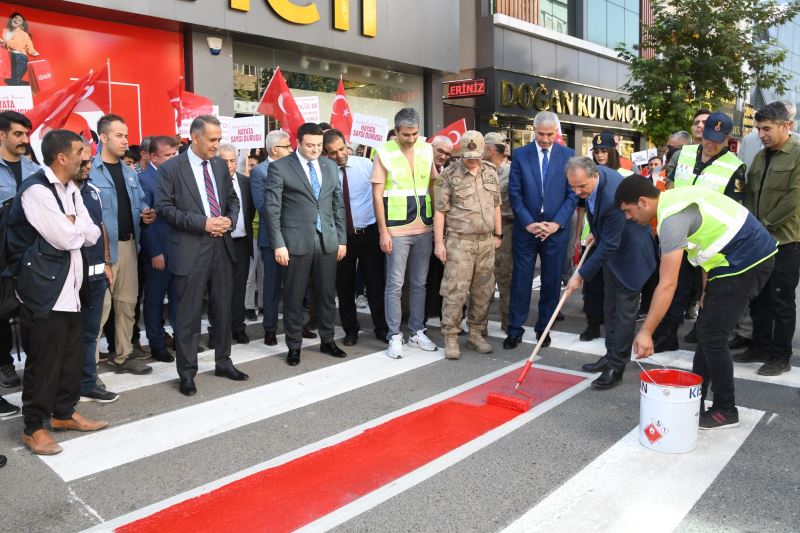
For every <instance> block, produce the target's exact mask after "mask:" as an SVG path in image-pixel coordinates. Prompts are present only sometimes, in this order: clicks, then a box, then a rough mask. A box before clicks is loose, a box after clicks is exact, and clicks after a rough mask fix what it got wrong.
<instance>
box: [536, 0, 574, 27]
mask: <svg viewBox="0 0 800 533" xmlns="http://www.w3.org/2000/svg"><path fill="white" fill-rule="evenodd" d="M539 25H540V26H544V27H545V28H547V29H548V30H553V31H557V32H559V33H569V5H568V2H566V0H564V1H561V0H541V1H540V3H539Z"/></svg>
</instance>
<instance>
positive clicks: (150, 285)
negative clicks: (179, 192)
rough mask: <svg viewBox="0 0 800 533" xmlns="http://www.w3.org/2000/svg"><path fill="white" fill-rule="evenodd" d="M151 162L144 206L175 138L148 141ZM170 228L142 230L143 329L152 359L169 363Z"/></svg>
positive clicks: (172, 302)
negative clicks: (165, 316)
mask: <svg viewBox="0 0 800 533" xmlns="http://www.w3.org/2000/svg"><path fill="white" fill-rule="evenodd" d="M149 151H150V161H149V162H148V164H147V166H146V167H145V168H144V170H142V172H141V173H140V174H139V184H140V185H141V186H142V191H144V201H145V204H146V205H155V197H156V189H157V185H158V178H157V176H158V174H157V173H158V167H160V166H161V165H162V164H164V163H166V162H167V161H169V160H170V159H172V158H173V157H175V155H176V154H177V153H178V141H176V140H175V137H166V136H159V137H153V138H152V139H151V140H150V146H149ZM168 232H169V225H168V224H167V223H166V222H165V221H164V220H162V219H161V218H157V219H156V220H155V222H153V223H152V224H149V225H145V226H142V254H144V274H145V275H144V305H143V312H144V328H145V332H146V333H147V340H148V341H149V342H150V354H151V355H152V356H153V359H155V360H157V361H163V362H165V363H169V362H172V361H174V360H175V358H174V357H172V355H171V354H170V353H169V352H168V351H167V346H166V343H165V340H166V332H165V331H164V327H163V324H162V319H161V317H162V315H163V306H164V297H165V296H169V322H170V324H172V327H173V328H175V320H176V319H175V311H176V309H177V307H178V306H177V301H176V300H177V297H176V295H175V279H174V277H173V275H172V272H170V271H169V269H168V268H167V262H168V258H167V236H168Z"/></svg>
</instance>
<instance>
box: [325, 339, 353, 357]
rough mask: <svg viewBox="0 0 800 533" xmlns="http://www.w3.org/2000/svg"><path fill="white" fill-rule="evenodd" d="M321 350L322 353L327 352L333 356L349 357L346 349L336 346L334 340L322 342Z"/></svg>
mask: <svg viewBox="0 0 800 533" xmlns="http://www.w3.org/2000/svg"><path fill="white" fill-rule="evenodd" d="M319 351H320V352H322V353H326V354H328V355H330V356H332V357H347V354H346V353H345V351H344V350H342V349H341V348H339V347H338V346H336V343H335V342H333V341H330V342H323V343H322V344H320V345H319Z"/></svg>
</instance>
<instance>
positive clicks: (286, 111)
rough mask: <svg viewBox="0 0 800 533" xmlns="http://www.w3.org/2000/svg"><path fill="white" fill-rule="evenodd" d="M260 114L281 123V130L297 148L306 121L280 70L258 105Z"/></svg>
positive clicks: (276, 70)
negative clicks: (301, 127)
mask: <svg viewBox="0 0 800 533" xmlns="http://www.w3.org/2000/svg"><path fill="white" fill-rule="evenodd" d="M258 112H259V113H261V114H262V115H268V116H270V117H272V118H274V119H275V120H277V121H278V122H280V123H281V129H283V131H285V132H286V133H288V134H289V139H290V140H291V142H292V147H295V148H296V147H297V130H298V128H300V126H302V125H303V124H305V122H306V120H305V119H304V118H303V114H302V113H300V109H299V108H298V107H297V102H295V101H294V96H292V92H291V91H290V90H289V86H288V85H286V80H285V79H284V78H283V74H281V69H280V68H276V69H275V74H274V75H273V76H272V79H271V80H269V85H267V90H266V91H264V95H263V96H262V97H261V102H260V103H259V104H258Z"/></svg>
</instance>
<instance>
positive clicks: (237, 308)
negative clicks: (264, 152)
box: [219, 144, 255, 344]
mask: <svg viewBox="0 0 800 533" xmlns="http://www.w3.org/2000/svg"><path fill="white" fill-rule="evenodd" d="M219 156H220V157H221V158H222V160H223V161H225V164H226V165H227V166H228V172H229V173H230V176H231V182H232V184H233V190H234V192H235V193H236V197H237V198H238V199H239V215H238V217H237V219H236V221H235V223H234V224H233V227H232V228H231V239H232V240H233V253H234V256H235V257H236V261H235V263H234V265H233V292H232V293H231V318H232V322H231V334H232V335H233V340H235V341H236V342H238V343H239V344H247V343H249V342H250V338H249V337H248V336H247V333H246V332H245V324H244V315H245V306H244V295H245V292H246V290H247V275H248V273H249V272H250V258H251V257H252V256H253V217H254V216H255V215H254V210H253V197H252V196H251V194H250V178H248V177H247V176H245V175H244V174H240V173H238V172H236V166H237V165H238V163H239V150H237V149H236V147H235V146H234V145H232V144H223V145H222V146H220V147H219Z"/></svg>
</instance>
